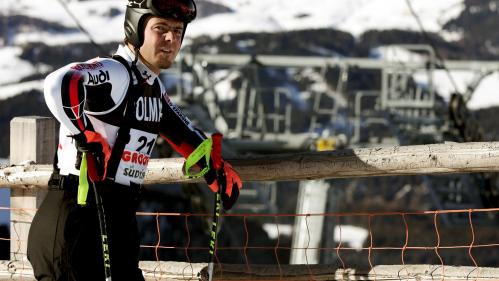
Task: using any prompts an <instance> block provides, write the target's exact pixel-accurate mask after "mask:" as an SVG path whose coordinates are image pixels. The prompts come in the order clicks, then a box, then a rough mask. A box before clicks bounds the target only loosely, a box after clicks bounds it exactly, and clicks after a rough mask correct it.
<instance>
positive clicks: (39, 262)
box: [28, 0, 242, 281]
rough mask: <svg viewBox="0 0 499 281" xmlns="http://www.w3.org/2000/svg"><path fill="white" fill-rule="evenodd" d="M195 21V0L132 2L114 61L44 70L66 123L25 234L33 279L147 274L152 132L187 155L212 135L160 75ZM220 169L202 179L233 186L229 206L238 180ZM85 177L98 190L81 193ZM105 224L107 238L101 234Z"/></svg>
mask: <svg viewBox="0 0 499 281" xmlns="http://www.w3.org/2000/svg"><path fill="white" fill-rule="evenodd" d="M195 17H196V6H195V3H194V2H193V0H142V1H139V0H135V1H134V0H129V2H128V5H127V10H126V15H125V35H126V39H125V44H126V45H125V46H120V47H119V48H118V51H117V53H116V55H115V56H114V57H113V58H97V59H93V60H90V61H88V62H85V63H73V64H69V65H67V66H65V67H63V68H61V69H59V70H56V71H55V72H53V73H51V74H50V75H49V76H47V78H46V80H45V92H44V95H45V100H46V103H47V105H48V107H49V108H50V110H51V112H52V113H53V114H54V116H55V117H56V118H57V120H58V121H59V122H60V123H61V127H60V135H59V146H58V151H57V155H56V157H55V163H54V173H53V175H52V177H51V180H50V182H49V192H48V194H47V197H46V199H45V200H44V202H43V203H42V205H41V206H40V209H39V210H38V212H37V214H36V216H35V218H34V219H33V223H32V225H31V230H30V234H29V239H28V259H29V260H30V262H31V264H32V266H33V270H34V274H35V277H36V278H37V280H44V281H48V280H85V281H87V280H103V279H105V276H106V279H107V280H110V278H108V277H109V276H107V275H108V271H107V269H108V268H109V264H108V263H109V260H110V268H111V274H112V279H113V280H114V281H117V280H118V281H119V280H144V278H143V276H142V272H141V270H140V269H139V267H138V261H139V240H138V234H137V223H136V217H135V211H136V209H135V208H136V205H137V199H138V194H139V191H140V188H141V184H142V183H143V180H144V176H145V173H146V169H147V164H148V162H149V159H150V156H151V152H152V149H153V146H154V143H155V141H156V138H157V136H158V134H159V135H161V137H163V138H165V139H166V140H167V141H168V142H169V144H170V145H171V146H172V147H173V148H174V149H175V150H176V151H177V152H179V153H180V154H181V155H183V156H184V157H186V158H187V157H188V156H189V155H190V154H191V152H192V151H193V150H194V149H195V148H196V147H197V146H198V145H199V144H200V143H201V142H203V140H205V139H206V137H205V136H204V134H203V133H202V132H200V131H198V130H197V129H195V128H194V127H193V125H192V123H191V122H190V121H189V119H187V118H186V117H185V116H184V115H183V114H182V113H181V111H180V110H179V109H178V108H177V107H176V106H175V105H174V104H172V103H171V101H170V100H169V98H168V95H167V94H166V92H165V89H164V86H163V85H162V84H161V81H160V80H159V78H158V74H159V72H160V71H161V69H166V68H169V67H170V66H171V65H172V63H173V61H174V59H175V57H176V56H177V54H178V52H179V50H180V46H181V43H182V40H183V37H184V34H185V30H186V27H187V25H188V23H189V22H191V21H192V20H193V19H194V18H195ZM206 165H207V164H206V163H198V166H200V167H202V168H204V167H206ZM223 167H224V171H223V172H224V173H223V174H224V176H222V178H220V177H218V179H217V176H216V174H217V173H216V172H215V171H213V169H211V170H210V171H209V172H208V173H207V174H206V175H205V179H206V181H207V183H208V184H209V187H210V188H211V189H212V190H213V191H214V192H217V191H218V182H217V180H222V181H226V182H227V184H226V188H224V190H222V192H223V195H222V198H223V200H224V202H223V203H224V206H225V207H226V208H230V207H231V206H232V205H233V204H234V202H235V201H236V199H237V196H238V194H239V189H240V188H241V187H242V184H241V180H240V178H239V176H238V174H237V173H236V172H235V171H234V170H233V169H232V167H231V166H230V164H229V163H227V162H225V163H224V166H223ZM85 171H87V174H85ZM219 174H221V173H219ZM88 179H89V180H90V184H95V187H96V190H98V192H97V194H94V192H93V190H92V189H88V190H86V189H85V186H87V185H86V184H87V180H88ZM234 185H235V186H236V187H234V188H233V186H234ZM100 200H102V205H103V209H104V212H99V208H98V206H100V204H99V202H100ZM102 213H104V214H105V216H104V217H102V218H101V217H100V214H102ZM102 221H105V224H104V228H107V233H105V234H107V235H103V237H102V239H101V232H102V230H101V227H102V225H101V224H99V223H100V222H102ZM106 238H107V239H106ZM106 242H107V243H106ZM103 252H104V254H103ZM108 255H109V258H108ZM105 266H106V270H104V268H105Z"/></svg>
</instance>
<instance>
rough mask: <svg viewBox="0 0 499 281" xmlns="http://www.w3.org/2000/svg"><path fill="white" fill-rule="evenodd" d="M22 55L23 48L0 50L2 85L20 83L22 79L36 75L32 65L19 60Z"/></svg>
mask: <svg viewBox="0 0 499 281" xmlns="http://www.w3.org/2000/svg"><path fill="white" fill-rule="evenodd" d="M21 53H22V49H21V47H3V48H0V58H1V59H0V85H4V84H8V83H14V82H18V81H19V80H21V78H23V77H26V76H28V75H31V74H35V73H36V69H35V67H33V66H32V65H31V63H29V62H27V61H24V60H22V59H20V58H19V56H20V55H21ZM0 95H1V93H0Z"/></svg>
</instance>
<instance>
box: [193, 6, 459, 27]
mask: <svg viewBox="0 0 499 281" xmlns="http://www.w3.org/2000/svg"><path fill="white" fill-rule="evenodd" d="M211 1H212V2H215V3H218V4H223V5H225V6H228V7H230V8H231V9H232V10H234V11H235V12H234V13H227V14H221V15H215V16H212V17H210V18H206V19H201V20H199V21H197V22H195V23H194V24H193V27H192V29H191V30H190V31H189V32H191V35H194V36H199V35H203V34H209V35H212V36H213V35H220V34H223V33H227V32H237V31H255V32H258V31H265V32H273V31H284V30H296V29H309V28H324V27H332V28H336V29H339V30H343V31H347V32H350V33H352V34H353V35H354V36H358V35H361V34H362V33H363V32H364V31H366V30H370V29H378V30H382V29H394V28H398V29H407V30H419V27H418V25H417V22H416V21H415V19H414V18H413V17H412V16H411V14H410V10H409V8H408V6H407V4H406V1H404V0H329V1H324V0H307V1H304V0H253V1H248V0H211ZM411 3H412V6H413V7H414V10H415V11H416V13H417V14H418V15H419V16H420V17H421V20H422V22H423V25H424V27H425V29H427V30H428V31H434V32H438V31H440V30H441V29H442V25H443V24H444V23H446V22H447V21H448V20H450V19H452V18H454V17H456V16H458V15H459V14H460V13H461V11H462V10H463V9H464V4H463V1H462V0H438V1H435V0H417V1H414V0H411ZM228 22H230V24H227V23H228Z"/></svg>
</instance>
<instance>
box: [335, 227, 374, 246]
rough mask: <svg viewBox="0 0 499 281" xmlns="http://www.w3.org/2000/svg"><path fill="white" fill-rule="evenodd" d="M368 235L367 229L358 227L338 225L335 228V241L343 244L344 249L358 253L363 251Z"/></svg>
mask: <svg viewBox="0 0 499 281" xmlns="http://www.w3.org/2000/svg"><path fill="white" fill-rule="evenodd" d="M368 235H369V232H368V231H367V229H365V228H362V227H358V226H353V225H337V226H335V227H334V241H335V242H338V243H342V247H350V248H353V249H356V250H357V251H360V250H362V246H363V245H364V242H365V241H366V239H367V236H368ZM345 244H346V245H345Z"/></svg>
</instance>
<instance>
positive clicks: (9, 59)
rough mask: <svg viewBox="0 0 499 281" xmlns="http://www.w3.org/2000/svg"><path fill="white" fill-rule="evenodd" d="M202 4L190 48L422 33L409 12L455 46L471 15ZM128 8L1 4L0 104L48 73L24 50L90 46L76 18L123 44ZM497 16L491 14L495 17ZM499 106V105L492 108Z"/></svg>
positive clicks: (322, 4) (276, 1)
mask: <svg viewBox="0 0 499 281" xmlns="http://www.w3.org/2000/svg"><path fill="white" fill-rule="evenodd" d="M61 1H62V3H64V4H65V5H66V6H67V9H68V10H69V11H70V12H68V11H67V10H66V9H65V7H64V6H63V4H62V3H61ZM197 3H198V8H199V11H200V15H201V16H200V17H199V18H198V19H196V20H195V21H194V22H193V23H191V24H190V25H189V29H188V32H187V35H186V36H187V40H186V41H187V42H188V41H189V39H192V38H196V37H200V36H209V37H211V38H213V37H217V36H220V35H223V34H227V33H241V32H284V31H291V30H303V29H319V28H334V29H337V30H341V31H345V32H348V33H350V34H352V35H353V36H355V37H359V36H361V35H362V34H363V33H364V32H366V31H369V30H390V29H401V30H411V31H419V30H420V27H419V26H418V22H417V21H416V19H415V17H414V16H413V15H412V13H411V10H410V6H412V7H413V9H414V12H415V13H416V14H417V15H418V16H419V18H420V20H421V23H422V25H423V27H424V28H425V29H426V30H427V31H428V32H434V33H438V34H439V35H440V36H441V37H442V38H444V39H446V40H448V41H449V42H453V41H455V40H458V39H459V38H461V37H462V31H461V30H459V29H457V30H456V29H453V30H452V31H450V30H449V29H445V28H444V25H445V24H446V23H448V22H449V21H450V20H452V19H455V18H457V17H458V16H459V15H460V14H461V13H462V12H463V10H464V9H465V1H464V0H438V1H435V0H408V1H405V0H327V1H324V0H308V1H304V0H198V1H197ZM125 4H126V1H125V0H86V1H76V0H44V1H32V0H2V1H1V2H0V23H1V25H0V26H1V28H0V35H2V37H3V42H1V41H0V58H1V60H0V99H5V98H7V97H10V96H13V95H16V94H17V93H19V92H21V91H22V90H26V89H31V88H39V87H40V86H41V81H40V80H38V81H35V82H33V81H30V82H25V83H21V84H18V82H19V81H21V80H23V78H25V77H29V76H33V75H35V74H36V73H43V72H44V71H45V72H46V71H47V69H49V68H47V66H45V65H44V64H43V63H37V64H36V65H33V64H31V63H30V62H28V61H26V60H23V59H21V58H20V54H21V52H22V47H23V46H25V45H26V44H27V43H33V42H42V43H44V44H46V45H52V46H54V47H56V46H60V45H65V44H69V43H75V42H88V41H89V39H88V37H87V35H85V34H84V33H83V32H81V31H80V30H79V29H78V26H77V23H76V22H75V20H74V19H73V18H72V16H71V15H70V13H72V14H73V15H74V16H75V17H76V19H77V20H78V21H79V22H80V24H81V25H82V26H83V27H84V28H85V29H86V30H87V31H88V33H89V34H90V35H91V37H92V38H93V39H94V40H95V41H96V42H98V43H106V42H119V41H121V40H122V39H123V37H124V35H123V19H124V10H125ZM409 4H410V5H409ZM214 6H218V8H216V7H215V8H214ZM220 7H223V8H220ZM493 8H494V7H492V6H490V9H493ZM2 43H3V44H2ZM2 45H3V46H2ZM379 57H380V58H385V57H386V54H383V53H381V55H379ZM398 60H403V58H398ZM456 75H461V76H458V77H464V78H463V79H466V77H468V76H470V75H466V74H465V75H463V74H456ZM441 76H442V78H441V79H438V81H440V82H441V83H440V84H439V85H437V88H438V89H439V90H441V94H443V95H444V96H448V95H449V93H450V90H451V89H450V87H449V83H450V81H448V80H446V79H447V78H446V77H447V76H446V75H441ZM468 80H469V78H468ZM465 82H467V81H465V80H462V82H458V84H459V85H463V88H464V87H465V85H466V83H465ZM485 82H486V83H487V85H486V86H480V87H478V90H480V91H481V92H480V93H477V94H476V95H474V99H473V100H472V101H471V102H470V104H469V105H470V106H471V108H475V109H476V108H481V107H484V106H491V105H497V104H499V95H495V94H494V91H495V90H494V89H496V88H498V86H499V79H498V75H496V74H492V75H491V76H490V77H488V78H487V79H484V83H485ZM495 96H498V97H497V98H495ZM478 97H480V100H478ZM482 99H485V100H482ZM494 99H497V101H493V100H494Z"/></svg>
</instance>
